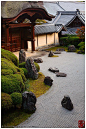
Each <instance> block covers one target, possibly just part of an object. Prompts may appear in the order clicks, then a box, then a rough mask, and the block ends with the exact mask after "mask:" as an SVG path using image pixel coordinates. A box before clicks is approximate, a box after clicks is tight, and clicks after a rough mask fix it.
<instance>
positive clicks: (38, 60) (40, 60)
mask: <svg viewBox="0 0 86 129" xmlns="http://www.w3.org/2000/svg"><path fill="white" fill-rule="evenodd" d="M34 62H36V63H42V62H43V60H42V59H41V58H36V59H34Z"/></svg>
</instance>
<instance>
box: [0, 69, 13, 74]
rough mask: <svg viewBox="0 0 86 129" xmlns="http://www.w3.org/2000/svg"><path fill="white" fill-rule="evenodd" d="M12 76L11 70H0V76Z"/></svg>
mask: <svg viewBox="0 0 86 129" xmlns="http://www.w3.org/2000/svg"><path fill="white" fill-rule="evenodd" d="M9 74H13V71H12V70H11V69H2V70H1V75H9Z"/></svg>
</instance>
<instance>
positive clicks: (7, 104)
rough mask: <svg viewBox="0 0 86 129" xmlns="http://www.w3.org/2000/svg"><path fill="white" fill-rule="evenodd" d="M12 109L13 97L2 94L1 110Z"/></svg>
mask: <svg viewBox="0 0 86 129" xmlns="http://www.w3.org/2000/svg"><path fill="white" fill-rule="evenodd" d="M11 107H12V99H11V96H10V95H9V94H7V93H1V108H2V109H6V110H7V109H10V108H11Z"/></svg>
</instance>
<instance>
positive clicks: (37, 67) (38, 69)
mask: <svg viewBox="0 0 86 129" xmlns="http://www.w3.org/2000/svg"><path fill="white" fill-rule="evenodd" d="M34 64H35V66H36V69H37V72H39V71H40V66H39V65H38V63H36V62H34Z"/></svg>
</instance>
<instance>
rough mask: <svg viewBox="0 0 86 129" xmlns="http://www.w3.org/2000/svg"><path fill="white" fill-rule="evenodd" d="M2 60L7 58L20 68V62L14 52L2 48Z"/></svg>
mask: <svg viewBox="0 0 86 129" xmlns="http://www.w3.org/2000/svg"><path fill="white" fill-rule="evenodd" d="M1 58H5V59H7V60H9V61H12V62H13V63H14V64H15V65H16V66H18V67H19V60H18V59H17V57H16V56H15V55H14V54H13V53H12V52H10V51H8V50H4V49H2V48H1Z"/></svg>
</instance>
